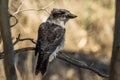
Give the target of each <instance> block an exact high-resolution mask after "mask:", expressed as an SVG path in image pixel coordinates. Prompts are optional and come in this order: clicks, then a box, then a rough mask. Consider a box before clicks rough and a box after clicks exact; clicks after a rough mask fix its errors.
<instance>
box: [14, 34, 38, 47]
mask: <svg viewBox="0 0 120 80" xmlns="http://www.w3.org/2000/svg"><path fill="white" fill-rule="evenodd" d="M26 40H28V41H31V42H32V43H34V44H36V42H35V41H34V39H32V38H24V39H20V34H19V35H18V37H17V38H16V41H15V42H14V43H13V45H15V44H17V43H18V42H20V41H26Z"/></svg>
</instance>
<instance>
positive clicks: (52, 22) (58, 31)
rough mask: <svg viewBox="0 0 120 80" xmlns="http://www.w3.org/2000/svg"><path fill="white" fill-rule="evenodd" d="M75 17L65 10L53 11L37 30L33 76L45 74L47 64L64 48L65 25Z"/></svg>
mask: <svg viewBox="0 0 120 80" xmlns="http://www.w3.org/2000/svg"><path fill="white" fill-rule="evenodd" d="M75 17H77V16H76V15H74V14H72V13H70V12H69V11H68V10H66V9H53V10H52V12H51V14H50V16H49V17H48V19H47V20H46V22H43V23H42V24H41V25H40V27H39V30H38V39H37V44H36V49H35V55H37V54H38V59H37V65H36V70H35V74H36V75H37V74H38V73H39V72H41V73H42V75H44V74H45V72H46V69H47V66H48V63H49V62H51V61H52V60H53V59H54V58H55V57H56V55H57V53H58V51H60V50H61V49H62V48H63V46H64V40H65V23H66V22H67V21H68V20H69V19H73V18H75Z"/></svg>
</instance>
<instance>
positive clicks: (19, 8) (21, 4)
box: [13, 0, 24, 15]
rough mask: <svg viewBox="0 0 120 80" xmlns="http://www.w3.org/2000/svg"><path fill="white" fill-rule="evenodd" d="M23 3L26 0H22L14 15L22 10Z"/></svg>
mask: <svg viewBox="0 0 120 80" xmlns="http://www.w3.org/2000/svg"><path fill="white" fill-rule="evenodd" d="M23 3H24V0H23V1H21V3H20V6H19V7H18V9H17V11H16V12H15V13H13V15H16V14H18V13H19V11H20V10H21V8H22V6H23Z"/></svg>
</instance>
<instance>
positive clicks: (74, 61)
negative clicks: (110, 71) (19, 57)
mask: <svg viewBox="0 0 120 80" xmlns="http://www.w3.org/2000/svg"><path fill="white" fill-rule="evenodd" d="M30 50H35V48H34V47H26V48H21V49H17V50H15V54H17V53H21V52H25V51H30ZM3 57H4V56H3V53H1V54H0V58H3ZM57 58H58V59H61V60H63V61H66V62H68V63H70V64H72V65H74V66H76V67H79V68H84V69H88V70H90V71H93V72H94V73H96V74H98V75H99V76H101V77H104V78H109V75H107V74H104V73H101V72H100V71H99V70H96V69H94V68H92V67H91V66H89V65H87V64H86V63H85V62H84V61H79V60H77V59H75V58H72V57H70V56H68V55H66V54H64V53H62V52H59V54H58V55H57Z"/></svg>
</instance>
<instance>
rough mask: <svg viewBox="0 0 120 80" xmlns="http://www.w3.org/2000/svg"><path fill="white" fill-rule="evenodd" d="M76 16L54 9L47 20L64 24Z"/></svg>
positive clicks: (63, 10)
mask: <svg viewBox="0 0 120 80" xmlns="http://www.w3.org/2000/svg"><path fill="white" fill-rule="evenodd" d="M76 17H77V16H76V15H74V14H72V13H71V12H70V11H68V10H66V9H56V8H54V9H53V10H52V12H51V14H50V17H49V18H48V20H52V21H53V22H55V23H58V24H59V23H62V22H63V23H64V24H65V23H66V22H67V21H68V20H69V19H73V18H76Z"/></svg>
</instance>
